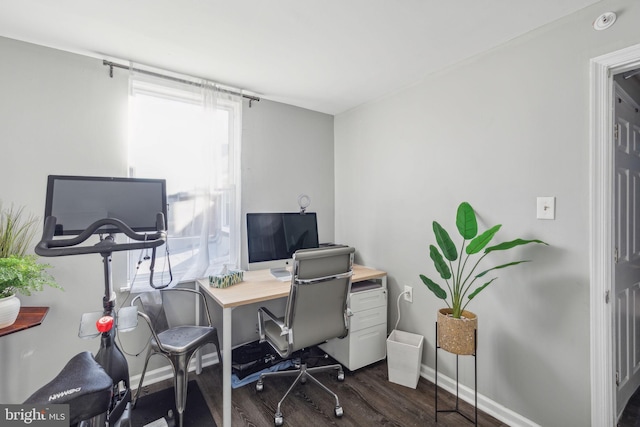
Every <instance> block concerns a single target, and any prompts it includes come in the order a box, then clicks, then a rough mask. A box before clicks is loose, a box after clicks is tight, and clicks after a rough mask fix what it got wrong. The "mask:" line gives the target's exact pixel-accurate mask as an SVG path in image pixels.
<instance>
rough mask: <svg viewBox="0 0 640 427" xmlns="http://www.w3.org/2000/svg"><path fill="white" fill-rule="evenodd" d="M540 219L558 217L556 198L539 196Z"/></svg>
mask: <svg viewBox="0 0 640 427" xmlns="http://www.w3.org/2000/svg"><path fill="white" fill-rule="evenodd" d="M537 218H538V219H556V198H555V197H538V204H537Z"/></svg>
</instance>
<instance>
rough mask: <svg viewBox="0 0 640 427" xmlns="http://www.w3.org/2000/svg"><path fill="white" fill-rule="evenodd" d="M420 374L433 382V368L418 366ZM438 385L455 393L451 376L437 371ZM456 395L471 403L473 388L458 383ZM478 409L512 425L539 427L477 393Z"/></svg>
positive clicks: (517, 426)
mask: <svg viewBox="0 0 640 427" xmlns="http://www.w3.org/2000/svg"><path fill="white" fill-rule="evenodd" d="M420 376H421V377H422V378H424V379H426V380H429V381H431V382H433V383H435V370H434V369H433V368H430V367H428V366H426V365H421V366H420ZM438 387H441V388H443V389H444V390H447V391H448V392H449V393H453V394H454V395H455V394H456V382H455V380H454V379H453V378H449V377H447V376H446V375H443V374H442V373H438ZM458 396H459V397H460V399H462V400H464V401H465V402H467V403H470V404H471V405H473V404H474V400H475V393H474V390H473V389H471V388H469V387H467V386H465V385H463V384H460V385H459V387H458ZM478 409H479V410H481V411H482V412H484V413H485V414H489V415H491V416H492V417H494V418H496V419H498V420H500V421H502V422H503V423H505V424H507V425H510V426H512V427H540V425H539V424H536V423H534V422H533V421H531V420H530V419H528V418H525V417H523V416H522V415H520V414H518V413H516V412H514V411H512V410H510V409H508V408H505V407H504V406H502V405H500V404H499V403H497V402H494V401H493V400H491V399H489V398H488V397H486V396H484V395H482V394H480V393H478Z"/></svg>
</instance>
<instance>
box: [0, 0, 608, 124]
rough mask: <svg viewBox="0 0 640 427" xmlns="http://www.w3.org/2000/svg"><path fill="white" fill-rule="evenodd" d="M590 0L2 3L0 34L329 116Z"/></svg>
mask: <svg viewBox="0 0 640 427" xmlns="http://www.w3.org/2000/svg"><path fill="white" fill-rule="evenodd" d="M598 1H599V0H458V1H446V0H180V1H178V0H109V1H95V0H93V1H90V0H55V1H52V0H1V1H0V36H4V37H8V38H12V39H17V40H23V41H27V42H32V43H36V44H40V45H44V46H49V47H54V48H58V49H62V50H67V51H71V52H76V53H82V54H87V55H91V56H96V57H100V58H109V59H122V60H127V61H128V60H133V61H136V62H139V63H142V64H146V65H151V66H155V67H160V68H164V69H167V70H171V71H176V72H181V73H185V74H189V75H192V76H196V77H204V78H208V79H211V80H214V81H216V82H219V83H224V84H227V85H231V86H234V87H237V88H239V89H244V90H247V91H250V92H252V93H255V94H257V95H259V96H261V97H263V98H266V99H270V100H274V101H278V102H284V103H287V104H291V105H296V106H300V107H304V108H308V109H311V110H315V111H320V112H324V113H328V114H338V113H341V112H344V111H347V110H349V109H351V108H354V107H356V106H358V105H361V104H363V103H366V102H368V101H371V100H373V99H377V98H380V97H382V96H384V95H387V94H389V93H392V92H394V91H397V90H400V89H402V88H406V87H409V86H411V85H412V84H415V83H417V82H418V81H420V79H422V78H423V77H424V76H426V75H428V74H430V73H433V72H436V71H438V70H442V69H444V68H446V67H447V66H450V65H452V64H455V63H457V62H459V61H462V60H464V59H466V58H469V57H472V56H474V55H476V54H478V53H481V52H484V51H487V50H489V49H492V48H494V47H496V46H498V45H500V44H502V43H505V42H507V41H508V40H511V39H513V38H515V37H517V36H519V35H521V34H524V33H526V32H529V31H531V30H533V29H535V28H538V27H540V26H542V25H545V24H547V23H549V22H552V21H555V20H557V19H559V18H561V17H563V16H565V15H568V14H571V13H573V12H575V11H577V10H579V9H582V8H584V7H586V6H588V5H591V4H593V3H597V2H598ZM602 12H605V11H604V10H603V11H602ZM595 18H596V17H595V16H594V19H595Z"/></svg>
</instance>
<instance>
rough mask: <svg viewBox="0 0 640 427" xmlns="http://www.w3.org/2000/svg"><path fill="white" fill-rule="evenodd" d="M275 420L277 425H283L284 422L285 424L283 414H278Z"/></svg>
mask: <svg viewBox="0 0 640 427" xmlns="http://www.w3.org/2000/svg"><path fill="white" fill-rule="evenodd" d="M273 422H274V424H275V425H277V426H281V425H282V424H284V418H283V417H282V415H276V417H275V418H274V420H273Z"/></svg>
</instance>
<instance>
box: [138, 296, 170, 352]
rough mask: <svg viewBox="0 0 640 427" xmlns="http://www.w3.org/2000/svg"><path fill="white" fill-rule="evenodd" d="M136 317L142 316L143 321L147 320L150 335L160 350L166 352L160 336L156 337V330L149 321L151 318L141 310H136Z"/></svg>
mask: <svg viewBox="0 0 640 427" xmlns="http://www.w3.org/2000/svg"><path fill="white" fill-rule="evenodd" d="M132 303H133V301H132ZM138 317H142V318H143V319H144V321H145V322H147V326H149V330H150V331H151V337H152V338H153V339H154V340H155V341H156V344H157V345H158V347H159V348H160V350H161V351H162V352H165V353H167V350H166V349H165V348H164V346H163V345H162V343H161V342H160V338H158V334H157V333H156V330H155V329H154V328H153V324H152V323H151V319H150V318H149V316H147V315H146V314H145V313H143V312H141V311H138Z"/></svg>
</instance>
